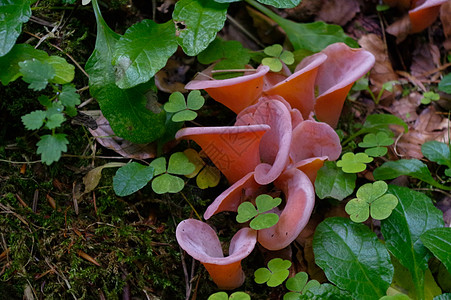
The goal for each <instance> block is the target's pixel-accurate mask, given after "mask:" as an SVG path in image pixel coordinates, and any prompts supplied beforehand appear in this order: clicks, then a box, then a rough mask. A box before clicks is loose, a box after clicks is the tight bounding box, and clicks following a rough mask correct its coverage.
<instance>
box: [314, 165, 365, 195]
mask: <svg viewBox="0 0 451 300" xmlns="http://www.w3.org/2000/svg"><path fill="white" fill-rule="evenodd" d="M356 178H357V176H356V175H355V174H354V173H345V172H343V171H342V170H341V168H339V167H337V166H336V164H335V163H334V162H331V161H326V162H324V165H323V166H322V167H321V169H319V171H318V173H317V175H316V180H315V192H316V195H318V197H319V198H321V199H324V198H326V197H331V198H334V199H337V200H343V199H344V198H346V197H347V196H349V195H351V194H352V192H353V191H354V188H355V180H356Z"/></svg>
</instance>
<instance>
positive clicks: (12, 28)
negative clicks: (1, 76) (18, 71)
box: [0, 0, 31, 72]
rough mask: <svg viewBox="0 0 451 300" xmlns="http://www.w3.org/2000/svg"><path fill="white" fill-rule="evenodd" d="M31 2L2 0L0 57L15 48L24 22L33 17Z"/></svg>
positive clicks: (0, 3)
mask: <svg viewBox="0 0 451 300" xmlns="http://www.w3.org/2000/svg"><path fill="white" fill-rule="evenodd" d="M30 4H31V2H30V1H29V0H2V1H1V2H0V16H1V22H0V57H1V56H4V55H5V54H7V53H8V52H9V51H10V50H11V49H12V48H13V46H14V44H15V43H16V40H17V38H18V37H19V35H20V34H21V33H22V24H23V23H26V22H28V19H29V18H30V17H31V8H30ZM2 72H3V70H2Z"/></svg>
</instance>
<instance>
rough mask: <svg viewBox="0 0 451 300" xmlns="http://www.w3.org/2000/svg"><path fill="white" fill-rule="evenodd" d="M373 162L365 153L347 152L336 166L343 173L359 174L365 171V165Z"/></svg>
mask: <svg viewBox="0 0 451 300" xmlns="http://www.w3.org/2000/svg"><path fill="white" fill-rule="evenodd" d="M372 161H373V158H372V157H369V156H368V155H367V154H366V153H357V154H354V153H352V152H347V153H345V154H343V156H342V157H341V159H340V160H339V161H337V166H338V167H340V168H342V170H343V172H345V173H359V172H362V171H364V170H365V169H366V164H367V163H370V162H372Z"/></svg>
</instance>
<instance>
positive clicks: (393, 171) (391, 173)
mask: <svg viewBox="0 0 451 300" xmlns="http://www.w3.org/2000/svg"><path fill="white" fill-rule="evenodd" d="M373 175H374V178H375V179H376V180H387V179H393V178H396V177H399V176H402V175H408V176H412V177H414V178H417V179H420V180H422V181H424V182H427V183H429V184H431V185H433V186H435V187H438V188H441V189H444V190H448V191H449V190H451V187H449V186H446V185H442V184H440V183H438V182H437V181H435V180H434V178H432V175H431V172H429V169H428V168H427V166H426V165H425V164H424V163H423V162H421V161H420V160H418V159H400V160H397V161H387V162H385V163H384V164H383V165H382V166H380V167H379V168H377V169H375V170H374V171H373Z"/></svg>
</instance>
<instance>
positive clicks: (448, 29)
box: [440, 1, 451, 50]
mask: <svg viewBox="0 0 451 300" xmlns="http://www.w3.org/2000/svg"><path fill="white" fill-rule="evenodd" d="M440 21H442V25H443V33H444V34H445V37H446V40H445V41H444V42H443V47H444V48H445V49H446V50H451V2H450V1H448V2H446V3H444V4H442V7H441V8H440Z"/></svg>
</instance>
